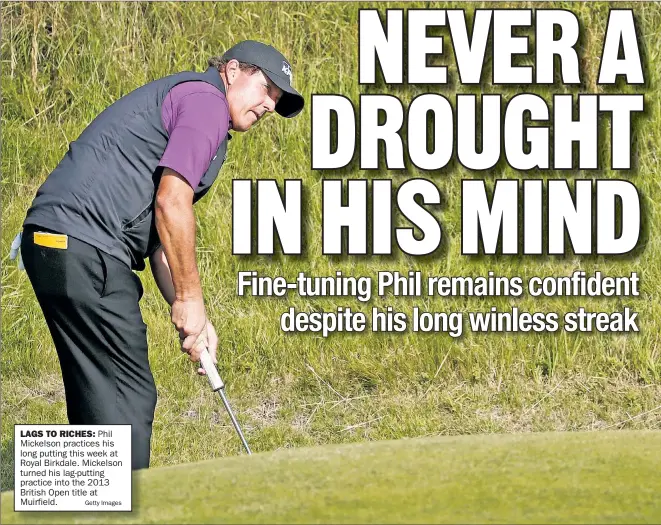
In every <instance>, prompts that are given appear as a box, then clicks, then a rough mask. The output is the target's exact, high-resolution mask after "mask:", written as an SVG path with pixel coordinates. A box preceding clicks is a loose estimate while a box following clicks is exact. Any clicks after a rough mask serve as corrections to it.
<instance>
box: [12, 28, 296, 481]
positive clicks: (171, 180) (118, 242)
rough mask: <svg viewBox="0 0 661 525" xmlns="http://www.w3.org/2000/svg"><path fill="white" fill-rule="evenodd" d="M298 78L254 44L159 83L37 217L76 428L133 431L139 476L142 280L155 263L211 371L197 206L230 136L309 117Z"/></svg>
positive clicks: (90, 145) (89, 147) (81, 149)
mask: <svg viewBox="0 0 661 525" xmlns="http://www.w3.org/2000/svg"><path fill="white" fill-rule="evenodd" d="M291 80H292V71H291V65H290V63H289V62H288V61H287V60H286V59H285V58H284V56H283V55H282V54H281V53H280V52H278V51H277V50H276V49H274V48H273V47H271V46H268V45H265V44H262V43H259V42H255V41H250V40H248V41H244V42H240V43H239V44H237V45H235V46H234V47H232V48H231V49H229V50H228V51H227V52H226V53H225V54H224V55H223V56H222V57H213V58H211V59H210V60H209V68H208V69H207V70H206V72H204V73H195V72H183V73H178V74H175V75H171V76H167V77H165V78H161V79H159V80H155V81H153V82H150V83H148V84H146V85H144V86H142V87H140V88H138V89H136V90H135V91H133V92H131V93H129V94H128V95H126V96H124V97H122V98H121V99H119V100H118V101H116V102H115V103H114V104H112V105H111V106H110V107H108V108H107V109H106V110H105V111H103V112H102V113H101V114H100V115H99V116H97V117H96V119H94V121H93V122H92V123H91V124H90V125H89V126H87V128H85V130H84V131H83V132H82V134H81V135H80V137H78V139H77V140H76V141H74V142H72V143H71V144H70V145H69V151H68V152H67V153H66V155H65V156H64V158H63V159H62V160H61V161H60V163H59V164H58V165H57V167H56V168H55V169H54V170H53V172H52V173H51V174H50V175H49V176H48V178H47V179H46V181H45V182H44V183H43V185H42V186H41V187H40V188H39V190H38V191H37V195H36V197H35V199H34V201H33V203H32V206H31V208H30V209H29V210H28V213H27V217H26V219H25V222H24V224H23V237H22V243H21V255H22V258H23V263H24V265H25V269H26V271H27V273H28V276H29V278H30V282H31V283H32V287H33V288H34V291H35V294H36V296H37V299H38V301H39V304H40V306H41V309H42V311H43V313H44V317H45V318H46V322H47V324H48V328H49V330H50V333H51V335H52V337H53V341H54V342H55V348H56V350H57V354H58V357H59V360H60V366H61V369H62V378H63V381H64V389H65V395H66V402H67V415H68V419H69V423H71V424H77V425H83V424H131V425H132V427H131V436H132V467H133V469H140V468H146V467H148V466H149V456H150V441H151V433H152V422H153V418H154V409H155V407H156V387H155V385H154V379H153V376H152V373H151V370H150V368H149V361H148V358H147V329H146V325H145V324H144V322H143V320H142V315H141V312H140V307H139V304H138V303H139V301H140V298H141V297H142V293H143V289H142V284H141V282H140V279H139V278H138V276H137V275H136V274H135V273H134V272H133V271H132V270H143V269H144V268H145V263H144V259H146V258H149V261H150V265H151V268H152V272H153V274H154V277H155V280H156V283H157V285H158V288H159V290H160V291H161V293H162V295H163V297H164V298H165V300H166V301H167V302H168V303H169V304H170V306H171V319H172V323H173V324H174V326H175V328H176V329H177V331H178V332H179V338H180V341H181V349H182V351H183V352H186V353H187V354H188V355H189V356H190V359H191V361H193V362H199V360H200V353H201V352H202V351H203V350H204V349H205V348H208V350H209V353H210V354H211V357H212V359H213V360H214V362H216V346H217V342H218V339H217V336H216V332H215V330H214V327H213V325H212V324H211V322H210V321H209V320H208V319H207V314H206V311H205V306H204V300H203V294H202V288H201V285H200V278H199V273H198V269H197V262H196V254H195V216H194V213H193V204H194V203H195V202H197V201H198V200H199V199H201V198H202V197H203V196H204V195H205V194H206V193H207V192H208V191H209V188H210V187H211V185H212V184H213V182H214V180H215V179H216V177H217V175H218V171H219V170H220V167H221V166H222V164H223V162H224V160H225V157H226V149H227V142H228V140H229V139H230V138H231V137H230V135H229V133H228V131H229V130H234V131H247V130H248V129H250V128H251V127H252V126H253V125H254V124H255V123H257V122H258V121H259V120H260V119H261V118H262V117H263V116H264V115H266V114H267V113H270V112H273V111H276V112H277V113H279V114H280V115H282V116H284V117H294V116H295V115H297V114H298V113H300V111H301V110H302V109H303V98H302V97H301V95H300V94H299V93H298V92H297V91H296V90H295V89H294V88H293V87H292V85H291ZM198 373H200V374H204V370H203V369H202V368H200V369H198Z"/></svg>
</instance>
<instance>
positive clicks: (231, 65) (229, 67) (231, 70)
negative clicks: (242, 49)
mask: <svg viewBox="0 0 661 525" xmlns="http://www.w3.org/2000/svg"><path fill="white" fill-rule="evenodd" d="M238 74H239V61H238V60H237V59H236V58H233V59H232V60H230V61H229V62H228V63H227V64H225V76H226V77H227V83H228V84H231V83H232V82H234V80H235V79H236V76H237V75H238Z"/></svg>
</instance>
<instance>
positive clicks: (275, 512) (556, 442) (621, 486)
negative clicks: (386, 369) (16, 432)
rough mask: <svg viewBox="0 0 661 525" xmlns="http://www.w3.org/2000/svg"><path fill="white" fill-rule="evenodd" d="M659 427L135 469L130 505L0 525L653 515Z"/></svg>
mask: <svg viewBox="0 0 661 525" xmlns="http://www.w3.org/2000/svg"><path fill="white" fill-rule="evenodd" d="M659 450H661V433H660V432H650V431H613V432H575V433H572V432H568V433H539V434H516V435H500V434H499V435H483V436H456V437H433V438H419V439H404V440H396V441H379V442H371V443H361V444H349V445H327V446H323V447H310V448H301V449H296V450H279V451H276V452H272V453H265V454H256V455H253V456H252V457H248V456H242V457H232V458H226V459H220V460H210V461H204V462H199V463H191V464H187V465H178V466H173V467H162V468H157V469H152V470H149V471H142V472H139V473H138V474H136V475H135V479H134V485H133V486H134V500H133V509H134V510H133V512H132V513H36V512H34V513H29V512H28V513H14V512H13V498H14V493H13V492H7V493H4V494H3V495H2V522H3V523H107V522H110V521H113V522H118V523H129V522H130V523H212V522H213V523H293V522H296V523H339V522H344V523H358V522H361V523H367V522H369V523H393V522H406V523H412V522H416V523H432V522H435V523H436V522H440V523H458V522H461V523H467V522H470V523H476V522H479V523H484V522H516V523H568V522H571V523H576V522H583V523H597V522H599V523H658V522H659V521H661V500H660V499H659V494H660V493H661V476H659V472H660V471H661V455H660V454H659Z"/></svg>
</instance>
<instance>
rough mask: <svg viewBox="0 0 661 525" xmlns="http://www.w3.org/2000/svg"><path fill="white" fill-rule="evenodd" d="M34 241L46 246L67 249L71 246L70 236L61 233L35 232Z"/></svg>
mask: <svg viewBox="0 0 661 525" xmlns="http://www.w3.org/2000/svg"><path fill="white" fill-rule="evenodd" d="M34 243H35V244H38V245H39V246H45V247H46V248H57V249H58V250H66V249H67V247H68V246H69V237H68V236H66V235H63V234H60V233H45V232H34Z"/></svg>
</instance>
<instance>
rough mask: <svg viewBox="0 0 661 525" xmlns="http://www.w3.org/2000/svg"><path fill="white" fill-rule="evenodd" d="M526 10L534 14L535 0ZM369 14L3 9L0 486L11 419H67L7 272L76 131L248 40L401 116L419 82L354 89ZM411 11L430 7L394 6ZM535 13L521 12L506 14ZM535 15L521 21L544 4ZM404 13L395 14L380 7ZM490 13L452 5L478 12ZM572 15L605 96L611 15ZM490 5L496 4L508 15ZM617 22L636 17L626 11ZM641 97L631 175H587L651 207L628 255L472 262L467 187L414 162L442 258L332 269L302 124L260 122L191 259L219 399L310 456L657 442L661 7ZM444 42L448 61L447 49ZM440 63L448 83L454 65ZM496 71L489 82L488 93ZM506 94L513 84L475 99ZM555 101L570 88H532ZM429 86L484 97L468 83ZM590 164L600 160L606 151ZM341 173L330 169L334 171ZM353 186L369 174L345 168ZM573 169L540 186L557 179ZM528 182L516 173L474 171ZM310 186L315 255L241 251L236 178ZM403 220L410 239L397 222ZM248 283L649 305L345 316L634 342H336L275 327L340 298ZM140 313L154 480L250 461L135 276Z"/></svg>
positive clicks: (466, 305) (585, 6) (232, 160)
mask: <svg viewBox="0 0 661 525" xmlns="http://www.w3.org/2000/svg"><path fill="white" fill-rule="evenodd" d="M533 4H534V5H533ZM375 5H377V4H369V3H336V2H328V3H295V2H285V3H278V4H271V3H262V2H258V3H248V2H246V3H207V2H201V3H174V4H166V3H161V2H153V3H147V2H145V3H94V4H89V3H77V2H72V3H65V2H57V3H34V4H33V3H3V4H2V7H1V9H2V49H1V58H2V79H1V87H2V95H3V97H2V165H1V167H2V237H1V250H2V251H1V253H2V263H3V264H2V305H1V306H2V356H1V362H0V364H1V367H2V411H3V418H2V463H1V466H0V474H1V477H2V481H1V484H2V485H1V486H2V489H8V488H13V443H12V436H13V425H14V424H15V423H40V422H43V423H63V422H66V414H65V407H64V400H63V392H62V386H61V378H60V370H59V365H58V361H57V357H56V354H55V351H54V348H53V345H52V341H51V339H50V336H49V334H48V330H47V327H46V324H45V322H44V320H43V318H42V316H41V312H40V310H39V307H38V304H37V302H36V300H35V298H34V294H33V292H32V289H31V288H30V284H29V282H28V280H27V277H26V275H25V274H24V273H20V272H18V270H17V269H16V265H15V264H13V263H10V261H9V260H8V257H7V256H8V252H9V245H10V243H11V240H12V238H13V236H14V234H15V233H16V231H17V230H18V228H19V227H20V225H21V223H22V221H23V218H24V216H25V212H26V210H27V208H28V206H29V204H30V202H31V199H32V198H33V196H34V193H35V191H36V189H37V188H38V186H39V185H40V184H41V182H42V181H43V180H44V179H45V177H46V176H47V175H48V173H49V172H50V170H52V169H53V167H54V166H55V165H56V164H57V162H58V161H59V160H60V158H61V157H62V156H63V155H64V153H65V152H66V150H67V146H68V143H69V142H71V141H73V140H75V138H76V137H77V136H78V134H79V133H80V132H81V131H82V130H83V129H84V127H85V126H86V125H87V124H88V123H89V122H90V121H91V120H92V119H93V118H94V117H95V116H96V115H97V114H98V113H99V112H100V111H102V110H103V109H104V108H105V107H107V106H108V105H109V104H110V103H112V102H113V101H114V100H116V99H117V98H119V97H120V96H121V95H123V94H125V93H128V92H129V91H130V90H132V89H134V88H136V87H138V86H140V85H142V84H143V83H145V82H147V81H149V80H151V79H155V78H158V77H160V76H163V75H165V74H169V73H172V72H176V71H181V70H185V69H191V68H194V69H197V70H198V71H199V70H202V69H204V68H205V67H206V59H207V58H208V57H209V56H211V55H214V54H220V53H222V51H223V50H225V49H226V48H227V47H228V46H230V45H231V44H233V43H234V42H236V41H238V40H240V39H244V38H255V39H262V40H264V39H268V40H270V41H271V42H272V43H273V44H274V45H275V46H276V47H278V48H280V49H281V50H282V51H283V52H284V54H285V55H286V56H287V57H288V58H290V60H291V62H292V64H293V66H294V82H295V85H296V86H297V87H298V88H299V90H300V91H301V92H302V93H303V94H304V96H305V98H306V100H308V101H309V100H310V96H311V94H312V93H342V94H345V95H346V96H348V97H350V98H351V99H352V100H354V101H357V99H358V95H359V93H361V92H390V93H393V94H396V95H397V96H399V97H400V98H401V99H402V101H403V102H404V103H406V102H407V101H410V100H412V98H413V97H415V96H416V95H417V94H419V93H421V92H423V91H424V90H425V89H426V88H422V87H420V86H418V87H408V86H400V87H394V88H384V87H382V86H376V87H365V86H362V87H361V86H359V85H358V74H357V51H356V50H357V17H358V9H359V8H360V7H368V6H369V7H372V6H375ZM406 5H407V6H408V7H416V6H417V7H423V5H422V4H420V5H418V4H413V3H411V4H406ZM524 5H528V4H524V3H519V4H516V6H519V7H521V6H524ZM545 5H546V4H543V3H531V4H530V5H529V6H530V7H544V6H545ZM393 6H395V4H390V7H393ZM489 6H490V5H489V4H475V3H471V4H464V5H459V7H465V8H466V10H467V12H468V13H470V12H472V10H473V9H474V8H475V7H489ZM561 6H562V7H565V8H571V9H572V11H574V12H575V13H576V14H577V16H578V17H579V19H580V20H581V27H582V39H581V42H580V46H579V52H580V55H581V64H582V72H583V74H584V78H585V82H584V86H582V88H581V90H582V91H583V92H587V93H595V92H600V91H601V90H602V89H603V88H602V87H600V86H597V85H596V74H597V67H598V59H599V56H600V53H601V43H602V39H603V33H604V28H605V23H606V20H607V13H608V5H607V4H602V3H565V4H562V5H561ZM498 7H504V5H503V4H498ZM616 7H626V4H622V3H618V4H617V5H616ZM635 12H636V20H637V23H638V29H639V34H640V37H641V43H642V52H643V57H644V60H645V73H646V79H647V83H646V85H645V86H642V87H640V86H639V87H634V86H631V87H625V88H623V89H624V90H625V91H628V92H643V93H645V104H646V115H645V118H644V119H643V120H642V121H641V124H639V125H638V126H637V127H636V129H635V131H634V151H635V155H636V159H637V160H636V166H637V168H636V170H634V171H632V172H630V173H626V174H621V173H619V172H610V171H609V170H603V171H601V172H596V173H593V174H592V175H594V176H598V177H605V178H608V177H612V178H619V177H625V178H630V179H631V180H632V181H633V182H634V183H635V184H636V186H637V187H638V189H639V191H640V195H641V197H642V205H643V213H644V219H645V220H644V231H643V236H642V241H641V245H640V247H639V249H637V250H636V252H635V253H634V254H633V255H631V256H627V257H610V258H609V257H578V256H577V257H574V256H566V257H508V256H501V257H490V258H489V257H487V258H484V257H475V258H472V257H464V256H461V249H460V225H461V223H460V181H461V179H462V178H465V177H474V176H475V174H474V173H466V171H465V170H464V169H463V168H461V167H460V166H458V165H457V166H455V167H453V169H451V170H446V171H443V172H442V173H439V174H436V173H431V174H430V173H418V172H417V170H415V168H412V169H411V170H409V171H407V172H406V174H405V175H401V174H398V175H396V176H394V177H393V178H394V183H395V185H397V184H399V183H401V182H402V181H404V180H405V179H406V178H408V177H414V176H420V177H426V178H431V179H432V180H433V181H434V182H435V183H436V184H437V185H438V187H439V189H440V190H441V192H442V195H443V201H444V205H443V207H442V209H441V210H440V211H438V212H437V215H438V217H439V220H440V221H441V224H442V225H443V228H444V230H443V231H444V235H445V240H444V244H443V249H442V250H441V251H440V252H439V253H438V254H435V255H434V256H431V257H425V258H422V259H420V258H414V257H408V256H405V255H402V254H397V255H393V256H392V257H369V258H358V257H344V258H328V257H324V256H322V255H321V244H320V243H321V235H320V233H321V192H320V180H321V178H322V177H323V176H327V175H329V174H328V173H324V174H322V173H319V172H313V171H311V170H310V161H309V158H310V140H309V137H310V113H309V104H308V108H307V109H306V110H305V111H304V112H303V114H302V115H301V116H300V117H298V118H296V119H293V120H292V121H287V120H285V119H278V118H275V117H273V118H269V119H268V120H266V121H264V122H262V123H260V125H259V127H257V128H256V129H255V130H251V132H249V133H247V134H244V135H241V134H235V135H234V140H232V143H231V145H230V149H229V156H228V161H227V162H226V163H225V165H224V167H223V169H222V172H221V175H220V177H219V178H218V180H217V182H216V183H215V185H214V187H213V188H212V191H211V192H210V193H209V195H208V196H207V197H205V199H203V200H202V201H201V202H200V203H199V204H198V205H197V206H196V212H197V217H198V225H199V233H198V254H199V266H200V270H201V274H202V280H203V287H204V290H205V292H206V302H207V305H208V306H207V308H208V312H209V314H210V317H211V319H212V320H213V321H214V323H215V326H216V327H217V331H218V334H219V337H220V343H219V348H220V355H219V365H220V368H221V374H222V377H223V379H224V380H225V381H226V383H227V385H228V395H229V397H230V401H231V402H232V403H233V404H234V406H235V408H236V410H237V413H238V417H239V419H240V421H241V423H242V424H243V426H244V428H245V430H246V433H247V437H248V440H249V442H250V444H251V446H252V447H253V448H254V450H256V451H269V450H275V449H280V448H290V447H299V446H303V445H306V446H307V445H321V444H329V443H342V442H350V441H369V440H384V439H395V438H402V437H415V436H425V435H437V434H452V435H455V434H473V433H490V432H536V431H545V430H597V429H605V428H613V429H623V428H632V429H636V428H639V429H658V428H660V427H661V419H660V414H661V410H660V409H661V386H659V380H660V379H661V340H660V337H661V335H660V334H661V301H660V300H659V287H658V283H659V282H661V263H660V262H659V261H661V253H660V252H661V244H660V243H659V238H661V232H659V227H660V226H659V225H660V224H661V220H660V219H661V216H660V212H661V208H660V205H659V203H660V202H661V191H660V190H661V187H660V186H659V183H658V173H659V172H661V162H660V159H659V153H658V152H659V151H660V150H661V105H660V96H659V84H660V81H661V70H660V67H659V64H661V60H660V55H661V38H660V37H661V33H660V29H659V28H661V7H660V6H659V4H656V3H640V4H638V3H637V4H635ZM448 47H449V46H448ZM448 63H449V64H450V75H451V77H455V78H456V68H455V66H454V65H452V61H451V60H450V61H449V62H448ZM489 68H490V64H489V63H487V71H486V72H485V78H490V72H489ZM482 89H483V90H484V92H496V91H501V92H502V93H503V95H504V97H505V98H506V99H507V98H508V97H511V96H512V95H514V94H516V93H517V92H518V88H517V87H498V88H496V87H494V86H489V85H487V86H484V87H483V88H482ZM532 90H533V91H534V92H537V93H539V94H540V95H542V96H544V97H545V98H547V99H548V98H549V97H550V96H551V94H552V93H553V92H570V91H569V88H568V87H564V86H560V85H558V86H554V87H548V86H545V87H544V86H542V87H535V88H533V89H532ZM437 91H438V92H441V93H444V94H447V95H450V96H451V95H453V94H454V93H455V92H476V91H477V92H479V89H478V90H476V89H475V88H474V87H473V88H469V87H466V86H463V87H462V86H460V85H458V84H456V83H455V84H451V85H448V86H444V87H440V88H439V89H438V90H437ZM604 145H605V149H604V151H602V152H601V154H602V157H603V158H606V159H607V158H609V156H610V152H609V148H608V141H605V142H604ZM330 175H333V176H336V175H338V174H330ZM342 175H343V176H345V177H346V178H366V177H367V178H373V177H376V176H380V174H378V173H377V174H375V172H362V171H360V170H359V169H358V168H357V167H356V166H352V167H351V169H349V170H345V171H344V172H343V173H342ZM576 175H578V176H581V177H582V176H585V175H584V174H581V173H575V172H563V173H549V174H548V176H549V177H559V176H561V177H568V178H572V177H574V176H576ZM479 176H480V177H482V176H484V177H485V178H486V179H487V180H488V181H489V183H491V182H492V181H493V180H494V179H496V178H507V177H525V174H522V173H518V172H513V171H512V170H511V169H509V168H507V167H502V168H500V170H499V171H495V172H494V173H490V174H486V175H484V174H482V175H479ZM234 178H250V179H257V178H275V179H277V180H279V181H282V180H283V179H285V178H293V179H296V178H300V179H302V180H303V185H304V188H305V191H306V197H307V202H306V205H305V206H304V213H305V218H306V221H307V223H306V231H307V235H306V238H305V240H304V245H305V246H306V255H305V256H303V257H291V256H283V255H276V256H273V257H262V256H253V257H234V256H232V255H231V249H230V246H231V180H232V179H234ZM397 223H398V224H406V222H405V220H404V219H403V218H402V217H397ZM245 269H254V270H257V271H259V272H263V273H266V274H269V275H284V276H286V277H288V278H292V277H293V276H295V275H296V274H297V273H298V272H299V271H301V270H305V271H308V272H310V273H315V274H322V275H331V274H332V272H334V271H335V270H336V269H339V270H342V272H343V273H344V274H345V275H371V276H373V275H375V273H376V272H377V271H379V270H384V269H392V270H399V271H408V270H409V269H413V270H420V271H422V272H424V273H426V274H440V275H480V274H481V275H484V274H486V273H487V272H488V271H490V270H491V271H494V272H495V273H496V274H500V275H506V276H513V275H520V276H522V277H524V278H525V277H529V276H532V275H568V274H571V272H572V271H573V270H575V269H582V270H585V271H586V272H588V273H590V272H593V271H596V270H599V271H601V272H603V273H604V274H612V275H619V274H628V273H629V272H631V271H637V272H638V273H639V275H640V277H641V287H642V295H641V297H639V298H629V299H617V298H610V299H609V298H593V299H584V298H551V299H532V298H528V297H523V298H521V299H516V300H511V299H509V298H492V299H489V300H484V299H470V298H468V299H467V298H455V299H441V298H429V299H424V300H415V299H411V298H394V297H390V296H388V297H383V298H375V299H374V300H373V301H372V302H371V303H370V304H368V305H360V304H359V303H358V302H357V301H355V302H352V301H351V300H350V299H346V300H343V301H342V304H343V305H350V306H352V308H354V309H362V310H363V311H369V310H370V309H371V307H372V306H381V307H385V306H388V305H390V306H393V307H394V308H396V309H400V310H405V311H408V310H410V309H411V308H412V307H413V306H414V305H416V304H419V305H420V306H424V307H426V308H428V309H430V310H438V311H449V310H459V311H470V310H481V309H484V310H487V309H488V308H489V307H490V306H492V305H493V306H497V307H499V308H500V309H503V308H506V307H511V306H513V305H516V306H519V307H520V309H522V310H534V311H551V310H555V311H558V312H560V313H561V314H562V313H564V312H566V311H570V310H574V309H577V308H578V307H580V306H583V307H585V308H587V309H590V310H603V311H611V310H618V309H621V308H623V307H625V306H629V307H631V308H633V309H634V310H636V311H638V312H639V319H640V328H641V332H640V333H639V334H632V335H629V336H622V335H611V334H598V333H594V334H574V335H570V334H509V335H505V334H490V335H478V334H471V333H468V332H466V333H465V334H464V336H462V337H461V338H460V339H458V340H454V339H451V338H450V337H448V336H447V335H444V334H413V333H411V332H406V333H404V334H367V333H365V334H361V335H353V336H350V335H333V336H331V337H329V338H327V339H323V338H320V337H317V336H313V335H309V334H307V335H306V334H303V335H291V334H283V333H281V332H280V330H279V316H280V314H281V313H282V312H283V311H285V310H286V309H287V308H288V307H289V305H294V306H297V307H298V308H301V309H306V310H311V309H315V310H320V309H325V310H332V309H334V308H336V306H337V305H338V303H339V302H338V301H337V300H335V299H309V300H308V299H305V298H288V299H266V298H250V297H243V298H240V297H237V296H236V295H235V279H236V273H237V272H238V271H240V270H245ZM142 279H143V283H144V284H145V296H144V298H143V301H142V310H143V315H144V318H145V322H146V323H147V324H148V326H149V331H148V337H149V342H150V361H151V365H152V370H153V373H154V376H155V379H156V384H157V387H158V393H159V401H158V405H157V409H156V421H155V426H154V436H153V441H152V451H153V455H152V458H153V462H152V463H153V465H154V466H161V465H173V464H177V463H185V462H189V461H199V460H204V459H208V458H213V457H220V456H226V455H233V454H237V453H239V452H240V450H241V449H240V445H239V444H238V442H237V441H236V439H235V436H234V434H233V429H232V427H231V425H230V424H229V421H228V420H227V417H226V415H225V414H224V412H223V409H222V407H221V405H220V404H219V403H218V400H217V399H216V398H215V397H214V396H213V395H212V394H211V393H210V392H209V391H208V387H207V384H206V381H205V380H204V379H202V378H199V377H197V376H196V375H195V373H194V368H193V366H192V365H191V364H190V363H189V362H188V361H187V360H186V359H185V356H183V355H181V353H180V352H179V350H178V340H177V338H176V336H175V332H174V330H173V329H172V327H171V323H170V321H169V312H168V309H167V307H166V304H165V302H164V301H163V300H162V299H161V298H160V297H159V295H158V291H157V289H156V286H155V284H154V282H153V279H152V277H151V275H150V273H149V271H148V270H147V271H145V272H144V273H143V275H142Z"/></svg>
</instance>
